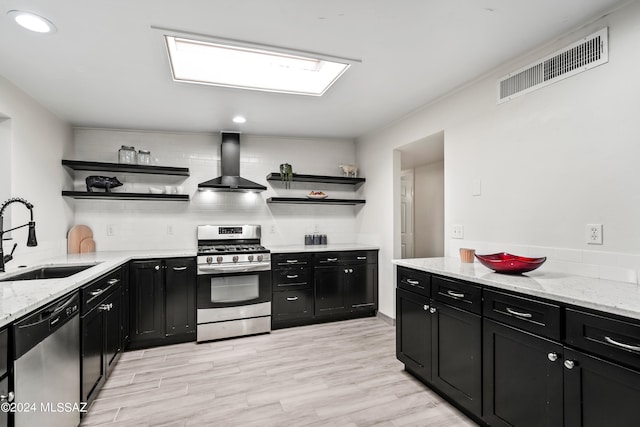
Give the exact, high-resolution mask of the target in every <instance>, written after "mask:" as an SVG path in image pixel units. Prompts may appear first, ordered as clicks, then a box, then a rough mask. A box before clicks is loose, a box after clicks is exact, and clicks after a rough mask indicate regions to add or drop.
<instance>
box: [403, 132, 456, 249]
mask: <svg viewBox="0 0 640 427" xmlns="http://www.w3.org/2000/svg"><path fill="white" fill-rule="evenodd" d="M398 151H400V170H399V171H398V173H399V175H400V188H399V190H398V191H400V197H399V198H398V199H399V200H400V235H399V236H396V239H399V240H400V252H401V258H429V257H441V256H444V131H441V132H438V133H436V134H433V135H429V136H427V137H425V138H422V139H420V140H418V141H415V142H412V143H410V144H407V145H404V146H402V147H399V148H398ZM396 241H397V240H396Z"/></svg>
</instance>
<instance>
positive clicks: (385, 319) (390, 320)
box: [376, 312, 396, 326]
mask: <svg viewBox="0 0 640 427" xmlns="http://www.w3.org/2000/svg"><path fill="white" fill-rule="evenodd" d="M376 317H377V318H378V319H380V320H382V321H383V322H385V323H387V324H389V325H390V326H396V319H393V318H391V317H389V316H387V315H386V314H384V313H380V312H378V313H377V314H376Z"/></svg>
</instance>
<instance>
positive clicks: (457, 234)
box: [451, 225, 464, 239]
mask: <svg viewBox="0 0 640 427" xmlns="http://www.w3.org/2000/svg"><path fill="white" fill-rule="evenodd" d="M451 237H452V238H454V239H464V225H454V226H453V227H452V229H451Z"/></svg>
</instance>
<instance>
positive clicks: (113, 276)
mask: <svg viewBox="0 0 640 427" xmlns="http://www.w3.org/2000/svg"><path fill="white" fill-rule="evenodd" d="M121 279H122V271H121V269H120V268H118V269H117V270H115V271H113V272H110V273H108V274H107V275H105V276H102V277H101V278H99V279H97V280H95V281H93V282H91V283H89V284H87V285H85V286H83V287H82V289H81V298H82V306H81V318H80V331H81V332H80V334H81V335H80V337H81V339H80V348H81V364H80V366H81V368H80V369H81V384H80V395H81V400H82V401H83V402H91V401H93V399H95V397H96V396H97V394H98V392H99V391H100V388H101V387H102V385H103V384H104V382H105V381H106V379H107V377H108V375H109V374H110V372H111V370H112V369H113V367H114V366H115V363H116V361H117V360H118V357H119V355H120V354H121V352H122V349H123V340H122V336H123V334H122V306H121V301H122V300H121Z"/></svg>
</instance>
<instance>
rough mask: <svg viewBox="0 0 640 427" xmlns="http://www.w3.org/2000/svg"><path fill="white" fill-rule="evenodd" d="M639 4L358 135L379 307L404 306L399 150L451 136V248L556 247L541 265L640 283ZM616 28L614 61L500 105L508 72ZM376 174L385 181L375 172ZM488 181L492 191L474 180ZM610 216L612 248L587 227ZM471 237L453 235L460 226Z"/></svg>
mask: <svg viewBox="0 0 640 427" xmlns="http://www.w3.org/2000/svg"><path fill="white" fill-rule="evenodd" d="M638 22H640V2H632V3H630V4H629V5H628V6H625V7H624V8H623V9H620V10H617V11H614V12H613V13H612V14H610V15H608V16H606V17H604V18H603V19H601V20H599V21H598V22H596V23H593V24H590V25H588V26H585V27H584V28H581V29H579V30H577V31H575V32H573V33H572V34H568V35H567V36H566V37H564V38H563V39H561V40H557V41H555V42H553V43H550V44H549V45H547V46H544V47H543V48H540V49H538V50H537V51H536V52H531V54H529V55H527V56H525V57H522V58H519V59H517V60H514V61H513V62H512V63H510V64H506V65H504V66H502V67H500V68H498V69H496V70H495V71H494V72H492V73H491V74H490V75H488V76H485V78H482V79H480V80H478V81H476V82H474V83H473V84H470V85H468V86H466V87H464V88H462V89H460V90H459V91H457V92H456V93H453V94H451V95H450V96H448V97H446V98H444V99H441V100H440V101H438V102H435V103H433V104H430V105H427V106H425V107H424V108H423V109H421V110H419V111H416V112H415V113H413V114H411V115H409V116H407V117H405V118H403V119H402V120H399V121H397V122H395V123H393V124H392V125H390V126H388V127H386V128H384V129H381V130H379V131H376V132H372V133H370V134H368V135H365V136H363V137H361V138H359V139H358V141H357V160H358V164H359V166H360V169H361V170H362V172H363V174H365V175H366V176H367V178H368V182H367V186H366V189H365V196H366V197H367V206H366V208H365V209H363V210H362V212H361V213H360V214H359V216H358V224H359V227H360V231H361V232H362V233H363V234H365V235H367V236H369V238H370V239H372V240H375V241H377V242H378V243H379V244H380V245H381V246H382V247H383V248H389V249H388V250H381V259H380V261H381V266H380V285H381V289H380V298H381V301H380V309H381V311H383V312H384V313H385V314H388V315H392V313H393V312H394V302H393V301H394V294H393V289H394V281H393V276H394V269H393V268H392V265H391V263H390V261H391V259H392V258H393V257H394V256H397V254H394V253H393V251H392V250H391V248H394V247H395V246H396V245H397V244H396V240H398V239H399V233H397V230H396V228H397V224H396V223H397V221H396V220H395V217H396V216H397V212H396V210H397V208H396V207H395V204H392V203H391V201H392V200H393V197H394V191H395V190H397V188H396V187H394V184H393V182H394V174H397V173H398V172H399V169H398V168H397V167H394V161H393V156H392V153H393V152H394V149H395V148H397V147H399V146H402V145H404V144H407V143H409V142H412V141H416V140H418V139H420V138H423V137H425V136H426V135H431V134H434V133H436V132H440V131H442V130H444V132H445V162H444V165H445V245H446V248H445V252H446V253H447V254H449V255H451V256H457V255H456V253H457V249H458V247H460V246H469V247H475V248H476V249H477V250H478V252H485V251H497V250H507V251H518V252H516V253H520V254H529V255H534V254H535V255H538V254H540V255H546V256H548V257H549V261H548V262H547V263H546V264H545V265H544V266H543V267H542V269H545V270H548V271H551V270H553V271H560V272H568V273H572V274H582V275H586V276H593V277H601V278H606V279H615V280H625V281H630V282H637V277H638V274H637V270H638V268H640V256H639V255H638V254H639V250H638V249H639V247H640V221H638V218H639V217H640V168H639V167H638V162H639V159H640V144H638V143H637V138H638V135H639V134H640V121H639V120H638V117H640V103H638V102H637V101H636V99H635V94H637V93H640V80H638V79H637V78H636V75H637V70H638V67H639V66H640V57H639V56H638V53H637V52H638V42H637V41H638V40H640V26H638V25H637V23H638ZM604 26H609V62H608V63H607V64H605V65H602V66H600V67H597V68H595V69H592V70H590V71H587V72H585V73H582V74H579V75H577V76H574V77H572V78H569V79H567V80H563V81H561V82H558V83H555V84H553V85H551V86H548V87H546V88H543V89H540V90H538V91H535V92H533V93H530V94H527V95H525V96H522V97H520V98H517V99H515V100H513V101H510V102H507V103H504V104H501V105H497V103H496V81H497V79H498V78H500V77H502V76H504V75H505V74H507V73H508V72H510V71H513V70H515V69H517V68H519V67H521V66H524V65H526V64H529V63H531V62H533V61H534V60H537V59H539V58H541V57H543V56H545V55H546V54H549V53H552V52H554V51H555V50H557V49H559V48H561V47H563V46H565V45H567V44H570V43H572V42H574V41H577V40H578V39H580V38H581V37H583V36H586V35H588V34H591V33H592V32H594V31H596V30H598V29H600V28H602V27H604ZM372 176H375V179H369V177H372ZM475 179H480V180H481V182H482V195H481V196H471V184H472V181H473V180H475ZM587 223H602V224H604V245H602V246H595V247H594V246H589V245H587V244H586V243H585V225H586V224H587ZM452 224H462V225H464V231H465V239H463V240H451V233H450V230H451V225H452Z"/></svg>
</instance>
